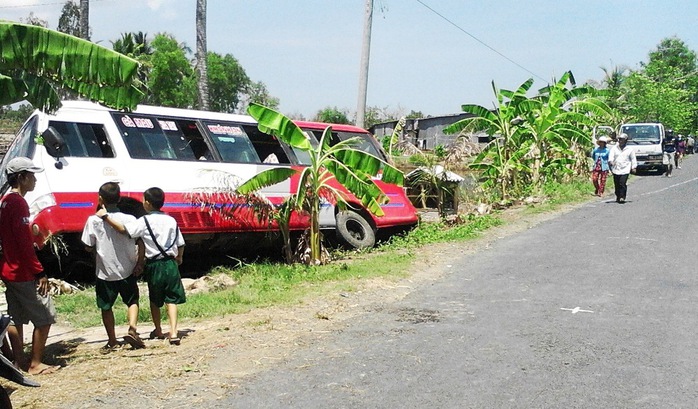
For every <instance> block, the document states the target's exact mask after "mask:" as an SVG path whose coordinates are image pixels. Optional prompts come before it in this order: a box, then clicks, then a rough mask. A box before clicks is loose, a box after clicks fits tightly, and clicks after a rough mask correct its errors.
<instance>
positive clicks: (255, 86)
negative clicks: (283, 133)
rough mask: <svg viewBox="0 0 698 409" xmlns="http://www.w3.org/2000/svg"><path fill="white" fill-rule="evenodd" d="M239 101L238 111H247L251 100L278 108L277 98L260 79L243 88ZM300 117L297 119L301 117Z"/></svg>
mask: <svg viewBox="0 0 698 409" xmlns="http://www.w3.org/2000/svg"><path fill="white" fill-rule="evenodd" d="M241 69H242V67H241ZM240 101H241V109H240V112H247V108H248V107H249V106H250V104H252V103H253V102H254V103H256V104H259V105H264V106H266V107H268V108H271V109H278V108H279V98H276V97H274V96H272V95H271V94H270V93H269V90H268V89H267V86H266V85H265V84H264V83H263V82H262V81H259V82H254V81H251V82H250V83H249V84H247V89H245V91H244V93H243V94H242V96H241V97H240ZM300 117H302V115H300ZM300 117H299V118H297V119H301V118H300Z"/></svg>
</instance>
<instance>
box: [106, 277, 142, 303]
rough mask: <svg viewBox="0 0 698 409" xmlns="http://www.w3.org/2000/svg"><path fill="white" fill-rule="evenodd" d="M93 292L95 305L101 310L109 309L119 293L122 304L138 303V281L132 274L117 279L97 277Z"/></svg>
mask: <svg viewBox="0 0 698 409" xmlns="http://www.w3.org/2000/svg"><path fill="white" fill-rule="evenodd" d="M95 292H96V293H97V306H98V307H99V309H100V310H102V311H107V310H110V309H111V308H112V307H113V306H114V303H115V302H116V298H117V296H119V295H120V296H121V300H122V301H123V302H124V304H126V305H128V306H129V307H130V306H131V305H133V304H138V298H139V297H138V296H139V294H138V281H137V279H136V277H135V276H134V275H133V274H131V275H130V276H128V277H127V278H125V279H123V280H117V281H106V280H100V279H99V278H98V279H97V283H96V284H95Z"/></svg>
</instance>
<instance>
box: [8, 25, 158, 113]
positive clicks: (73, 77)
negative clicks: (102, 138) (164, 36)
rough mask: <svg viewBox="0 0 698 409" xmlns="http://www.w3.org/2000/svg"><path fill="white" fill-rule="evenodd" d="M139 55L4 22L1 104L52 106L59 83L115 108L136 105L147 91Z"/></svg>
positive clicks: (56, 101)
mask: <svg viewBox="0 0 698 409" xmlns="http://www.w3.org/2000/svg"><path fill="white" fill-rule="evenodd" d="M138 66H139V64H138V61H136V60H134V59H132V58H129V57H127V56H124V55H122V54H119V53H117V52H114V51H112V50H109V49H107V48H104V47H102V46H99V45H97V44H94V43H91V42H89V41H86V40H83V39H80V38H77V37H74V36H71V35H67V34H63V33H60V32H58V31H54V30H49V29H46V28H43V27H37V26H31V25H25V24H18V23H13V22H0V104H1V105H7V104H12V103H15V102H20V101H23V100H26V101H28V102H29V103H31V104H32V105H33V106H34V107H35V108H37V109H42V110H46V111H49V112H50V111H53V110H56V109H58V107H59V106H60V97H59V95H58V93H57V92H56V88H57V87H58V86H63V87H66V88H69V89H71V90H73V91H75V92H77V93H78V94H80V95H82V96H84V97H86V98H89V99H91V100H93V101H96V102H99V103H102V104H104V105H106V106H109V107H112V108H116V109H134V108H135V107H136V105H137V104H138V102H139V101H140V100H141V98H142V97H143V95H144V92H143V86H142V84H141V83H140V82H139V81H138V79H137V73H138Z"/></svg>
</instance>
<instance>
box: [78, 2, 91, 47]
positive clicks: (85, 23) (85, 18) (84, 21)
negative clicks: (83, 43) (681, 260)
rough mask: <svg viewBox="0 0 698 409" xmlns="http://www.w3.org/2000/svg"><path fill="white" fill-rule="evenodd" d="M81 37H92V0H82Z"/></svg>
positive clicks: (84, 38)
mask: <svg viewBox="0 0 698 409" xmlns="http://www.w3.org/2000/svg"><path fill="white" fill-rule="evenodd" d="M80 38H82V39H83V40H89V39H90V0H80Z"/></svg>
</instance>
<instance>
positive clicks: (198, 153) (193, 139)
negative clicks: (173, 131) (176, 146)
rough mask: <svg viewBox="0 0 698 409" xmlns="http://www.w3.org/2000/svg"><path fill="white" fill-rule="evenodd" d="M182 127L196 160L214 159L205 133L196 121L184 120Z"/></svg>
mask: <svg viewBox="0 0 698 409" xmlns="http://www.w3.org/2000/svg"><path fill="white" fill-rule="evenodd" d="M180 127H181V128H182V133H183V134H184V137H185V138H186V139H187V146H188V149H190V150H191V152H192V155H193V158H194V159H196V160H213V154H212V153H211V149H209V147H208V144H206V141H205V140H204V137H203V135H201V133H200V132H199V128H197V127H196V123H195V122H184V121H182V123H180Z"/></svg>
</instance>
